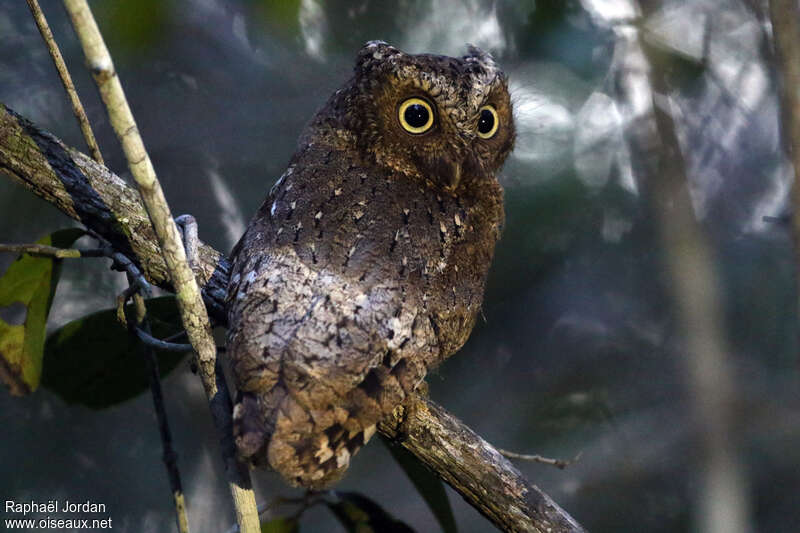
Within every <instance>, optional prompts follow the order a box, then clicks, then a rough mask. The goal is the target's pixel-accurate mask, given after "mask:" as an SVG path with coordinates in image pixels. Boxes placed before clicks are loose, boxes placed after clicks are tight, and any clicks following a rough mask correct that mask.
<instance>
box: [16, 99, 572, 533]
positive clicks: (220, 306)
mask: <svg viewBox="0 0 800 533" xmlns="http://www.w3.org/2000/svg"><path fill="white" fill-rule="evenodd" d="M0 173H4V174H7V175H8V176H9V177H10V178H11V179H12V180H13V181H15V182H17V183H19V184H21V185H23V186H24V187H27V188H28V189H29V190H30V191H31V192H33V193H34V194H36V195H38V196H39V197H41V198H43V199H44V200H45V201H47V202H49V203H51V204H53V205H55V206H56V207H58V208H59V209H60V210H61V211H63V212H64V213H66V214H67V215H68V216H70V217H72V218H74V219H75V220H78V221H80V222H82V223H83V224H84V225H86V226H87V227H88V228H89V229H90V230H92V231H94V232H95V233H97V234H98V235H100V236H102V237H103V238H104V239H106V240H107V241H109V243H110V244H111V246H113V247H114V249H115V250H117V251H119V252H121V253H123V254H125V255H126V256H127V257H128V258H130V259H131V260H132V261H134V262H136V264H137V265H138V266H139V267H140V268H141V270H142V272H143V273H144V275H145V276H146V277H147V279H148V280H149V281H150V282H151V283H153V284H154V285H158V286H160V287H162V288H165V289H168V290H169V289H171V286H170V283H169V277H168V275H167V270H166V267H165V265H164V260H163V259H162V258H161V255H160V253H159V249H158V243H157V241H156V237H155V234H154V233H153V230H152V227H151V225H150V221H149V219H148V218H147V214H146V213H145V211H144V208H143V207H142V204H141V202H140V200H139V195H138V193H137V192H136V191H135V190H133V189H132V188H131V187H129V186H128V185H127V184H126V183H125V182H124V181H123V180H122V179H120V178H119V177H117V176H116V175H114V174H113V173H111V172H110V171H109V170H108V169H107V168H105V167H104V166H102V165H99V164H97V163H96V162H94V161H93V160H92V159H90V158H89V157H87V156H86V155H84V154H82V153H80V152H78V151H77V150H74V149H71V148H67V147H66V146H65V145H64V144H63V143H62V142H61V141H60V140H59V139H57V138H56V137H54V136H53V135H51V134H49V133H47V132H45V131H43V130H41V129H39V128H37V127H36V126H34V125H33V124H32V123H30V122H29V121H28V120H26V119H24V118H22V117H20V116H19V115H17V114H16V113H14V112H13V111H11V110H9V109H7V108H5V107H4V106H3V105H2V104H0ZM198 249H199V254H198V255H199V256H198V258H197V264H196V265H195V268H194V274H195V278H196V280H197V283H198V284H199V285H200V287H201V288H202V291H203V297H204V300H205V302H206V305H207V307H208V309H209V313H210V314H211V315H212V316H214V318H215V319H217V320H218V322H219V323H221V324H224V322H225V313H224V307H225V293H226V287H227V283H228V273H229V267H230V265H229V262H228V260H227V258H225V257H224V256H223V255H222V254H221V253H220V252H218V251H216V250H214V249H213V248H211V247H210V246H208V245H205V244H203V243H200V245H199V248H198ZM218 375H219V372H218ZM379 430H380V431H381V433H383V434H384V435H385V436H387V437H389V438H390V439H393V440H395V441H397V442H399V443H401V444H402V445H403V446H404V447H405V448H406V449H408V450H409V451H411V452H412V453H413V454H414V455H416V456H417V458H419V459H420V460H421V461H422V462H423V463H425V464H426V465H427V466H428V467H429V468H431V469H432V470H433V471H434V472H436V474H437V475H438V476H439V477H441V478H442V479H444V480H445V481H447V483H449V484H450V485H451V486H452V487H453V488H454V489H456V490H457V491H458V492H459V493H461V495H462V496H464V498H465V499H466V500H467V501H468V502H469V503H470V504H471V505H472V506H473V507H475V508H476V509H478V510H479V511H480V512H481V513H483V514H484V515H485V516H486V517H487V518H489V519H490V520H491V521H492V522H493V523H494V524H495V525H497V526H498V527H499V528H501V529H503V530H505V531H535V532H545V531H548V532H552V533H567V532H569V533H577V532H582V531H584V530H583V528H582V527H581V526H580V525H579V524H578V523H577V522H576V521H575V520H574V519H573V518H572V517H571V516H569V515H568V514H567V513H566V512H565V511H563V510H562V509H561V508H560V507H558V505H556V504H555V503H554V502H553V501H552V499H550V497H549V496H547V494H545V493H544V492H542V491H541V490H540V489H538V488H537V487H536V486H534V485H532V484H530V483H529V482H528V481H527V480H525V478H524V477H523V476H522V475H521V474H520V473H519V471H518V470H517V469H516V468H515V467H514V466H513V465H512V464H511V463H510V462H509V461H508V460H507V459H505V458H504V457H503V456H502V455H501V454H500V453H499V452H498V451H497V450H496V449H494V448H493V447H492V446H491V445H490V444H489V443H487V442H486V441H484V440H483V439H481V438H480V437H479V436H478V435H476V434H475V433H474V432H473V431H472V430H471V429H469V428H468V427H467V426H465V425H464V424H463V423H462V422H461V421H459V420H458V419H457V418H455V417H454V416H453V415H451V414H449V413H448V412H447V411H445V410H444V409H443V408H441V407H440V406H438V405H436V404H435V403H433V402H431V401H430V400H426V399H424V398H422V397H420V396H414V397H412V399H411V400H410V402H409V403H408V404H407V405H406V406H404V408H402V409H397V410H396V412H395V415H394V416H392V417H389V418H388V419H387V420H384V421H383V422H382V423H381V424H380V427H379ZM231 444H232V439H231Z"/></svg>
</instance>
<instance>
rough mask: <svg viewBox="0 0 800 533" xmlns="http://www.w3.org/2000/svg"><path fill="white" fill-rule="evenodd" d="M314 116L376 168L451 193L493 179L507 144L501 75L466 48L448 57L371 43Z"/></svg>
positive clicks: (508, 118) (510, 129)
mask: <svg viewBox="0 0 800 533" xmlns="http://www.w3.org/2000/svg"><path fill="white" fill-rule="evenodd" d="M320 114H321V115H323V114H325V115H326V116H325V117H324V118H323V117H318V119H319V118H322V119H323V121H325V122H328V124H331V121H333V122H335V123H336V126H337V129H338V128H342V129H343V130H344V131H343V132H342V133H344V134H345V136H346V137H348V138H350V139H353V140H354V142H355V143H356V144H357V146H358V148H359V151H360V152H361V153H362V154H364V155H366V156H367V157H369V158H370V159H372V160H374V161H375V162H376V163H377V164H378V165H380V166H384V167H387V168H388V169H390V170H392V171H395V172H401V173H404V174H406V175H409V176H411V177H413V178H417V179H420V180H422V181H424V182H425V183H427V184H428V185H429V186H433V187H436V188H438V189H441V190H443V191H446V192H451V193H455V192H456V191H458V190H463V189H465V188H471V187H474V186H478V187H479V186H480V182H481V180H485V179H494V175H495V174H496V172H497V171H498V170H499V169H500V167H501V166H502V164H503V162H504V161H505V159H506V157H507V156H508V154H509V153H510V151H511V149H512V148H513V145H514V122H513V119H512V114H511V101H510V99H509V94H508V83H507V79H506V76H505V74H503V72H502V71H501V70H500V69H499V68H498V66H497V65H496V64H495V62H494V60H493V59H492V57H491V56H490V55H489V54H488V53H486V52H483V51H482V50H480V49H478V48H475V47H472V46H470V47H468V53H467V55H465V56H463V57H462V58H453V57H447V56H437V55H428V54H421V55H411V54H406V53H404V52H402V51H400V50H398V49H397V48H394V47H392V46H390V45H388V44H386V43H384V42H382V41H371V42H369V43H367V44H366V45H365V46H364V47H363V48H362V49H361V51H360V52H359V54H358V59H357V62H356V66H355V73H354V76H353V78H352V79H351V80H350V81H349V82H348V83H347V84H346V85H345V86H344V87H343V88H342V89H340V90H339V91H337V93H336V94H335V95H334V96H333V97H332V98H331V101H330V102H329V105H328V106H326V107H325V109H323V111H322V112H321V113H320ZM340 131H341V130H340Z"/></svg>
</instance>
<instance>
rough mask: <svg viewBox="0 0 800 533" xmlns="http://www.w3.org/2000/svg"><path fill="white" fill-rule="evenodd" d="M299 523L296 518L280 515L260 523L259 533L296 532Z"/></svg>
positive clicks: (298, 528)
mask: <svg viewBox="0 0 800 533" xmlns="http://www.w3.org/2000/svg"><path fill="white" fill-rule="evenodd" d="M298 531H300V525H299V524H298V523H297V519H296V518H288V517H285V516H281V517H279V518H274V519H272V520H270V521H269V522H263V523H262V524H261V533H298Z"/></svg>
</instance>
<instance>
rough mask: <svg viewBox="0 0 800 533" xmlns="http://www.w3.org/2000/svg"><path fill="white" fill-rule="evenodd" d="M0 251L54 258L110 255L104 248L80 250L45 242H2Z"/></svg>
mask: <svg viewBox="0 0 800 533" xmlns="http://www.w3.org/2000/svg"><path fill="white" fill-rule="evenodd" d="M0 252H9V253H16V254H29V255H35V256H39V257H52V258H54V259H80V258H81V257H109V255H108V251H107V250H105V249H103V248H92V249H89V250H78V249H75V248H57V247H55V246H47V245H45V244H0Z"/></svg>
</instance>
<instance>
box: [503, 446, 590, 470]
mask: <svg viewBox="0 0 800 533" xmlns="http://www.w3.org/2000/svg"><path fill="white" fill-rule="evenodd" d="M497 451H498V452H500V453H501V454H502V455H503V457H506V458H508V459H519V460H520V461H530V462H533V463H540V464H543V465H551V466H555V467H556V468H559V469H561V470H564V469H565V468H566V467H568V466H569V465H571V464H574V463H577V462H578V461H579V460H580V458H581V454H580V453H579V454H578V455H576V456H575V457H574V458H573V459H553V458H551V457H545V456H544V455H539V454H525V453H517V452H510V451H508V450H504V449H502V448H497Z"/></svg>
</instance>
